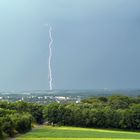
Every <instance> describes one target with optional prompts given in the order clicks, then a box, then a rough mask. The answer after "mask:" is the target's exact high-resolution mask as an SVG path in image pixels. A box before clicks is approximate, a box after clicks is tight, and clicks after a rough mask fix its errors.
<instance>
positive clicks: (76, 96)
mask: <svg viewBox="0 0 140 140" xmlns="http://www.w3.org/2000/svg"><path fill="white" fill-rule="evenodd" d="M113 94H115V95H122V94H123V95H128V96H139V95H140V90H108V89H101V90H52V91H48V90H36V91H20V92H17V91H10V92H6V91H0V100H2V101H11V102H14V101H26V102H36V103H40V104H49V103H52V102H57V103H68V102H73V103H80V101H81V100H82V99H84V98H88V97H93V96H110V95H113Z"/></svg>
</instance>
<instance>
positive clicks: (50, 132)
mask: <svg viewBox="0 0 140 140" xmlns="http://www.w3.org/2000/svg"><path fill="white" fill-rule="evenodd" d="M16 140H140V133H139V132H126V131H114V130H103V129H90V128H77V127H51V126H43V127H40V128H37V129H34V130H33V131H31V132H29V133H27V134H25V135H22V136H20V137H17V138H16Z"/></svg>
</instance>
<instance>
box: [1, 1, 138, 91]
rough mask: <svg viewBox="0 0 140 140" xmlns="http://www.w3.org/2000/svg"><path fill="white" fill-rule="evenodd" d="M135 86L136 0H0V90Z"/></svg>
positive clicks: (136, 52)
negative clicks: (51, 80)
mask: <svg viewBox="0 0 140 140" xmlns="http://www.w3.org/2000/svg"><path fill="white" fill-rule="evenodd" d="M47 23H49V24H51V25H52V27H53V31H52V35H53V39H54V44H53V46H52V47H53V65H52V67H53V78H54V85H53V88H54V89H102V88H109V89H117V88H123V89H125V88H139V87H140V0H1V1H0V90H36V89H49V86H48V85H49V84H48V66H47V65H48V53H49V49H48V44H49V36H48V28H47V27H46V26H44V24H47Z"/></svg>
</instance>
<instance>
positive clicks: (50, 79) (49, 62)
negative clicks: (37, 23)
mask: <svg viewBox="0 0 140 140" xmlns="http://www.w3.org/2000/svg"><path fill="white" fill-rule="evenodd" d="M45 26H48V27H49V39H50V42H49V58H48V78H49V89H50V90H53V76H52V66H51V65H52V44H53V38H52V26H50V25H48V24H45Z"/></svg>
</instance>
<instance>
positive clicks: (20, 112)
mask: <svg viewBox="0 0 140 140" xmlns="http://www.w3.org/2000/svg"><path fill="white" fill-rule="evenodd" d="M44 122H47V123H48V124H51V125H66V126H80V127H91V128H93V127H94V128H117V129H127V130H128V129H129V130H140V97H128V96H109V97H93V98H88V99H84V100H82V101H81V102H80V103H77V104H76V103H65V104H60V103H52V104H49V105H42V104H37V103H28V102H23V101H18V102H6V101H0V137H4V136H6V135H7V136H10V137H13V136H15V135H16V134H18V133H20V134H22V133H26V132H28V131H30V130H31V129H32V126H33V124H43V123H44Z"/></svg>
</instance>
